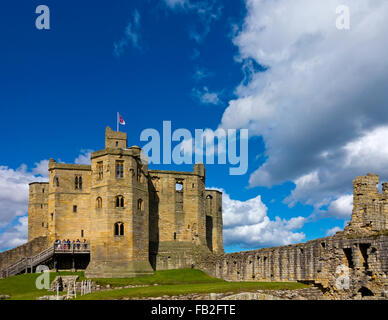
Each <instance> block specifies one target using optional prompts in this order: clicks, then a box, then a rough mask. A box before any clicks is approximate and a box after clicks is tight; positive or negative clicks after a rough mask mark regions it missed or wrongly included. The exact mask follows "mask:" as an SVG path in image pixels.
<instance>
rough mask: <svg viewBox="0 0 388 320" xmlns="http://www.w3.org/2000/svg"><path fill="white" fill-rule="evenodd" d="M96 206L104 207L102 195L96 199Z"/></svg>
mask: <svg viewBox="0 0 388 320" xmlns="http://www.w3.org/2000/svg"><path fill="white" fill-rule="evenodd" d="M96 207H97V209H101V208H102V198H101V197H98V198H97V199H96Z"/></svg>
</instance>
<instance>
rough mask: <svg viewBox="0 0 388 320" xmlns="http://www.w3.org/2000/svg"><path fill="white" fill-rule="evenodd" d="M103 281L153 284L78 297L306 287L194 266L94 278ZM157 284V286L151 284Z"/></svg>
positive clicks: (147, 295) (93, 298)
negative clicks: (230, 278) (227, 276)
mask: <svg viewBox="0 0 388 320" xmlns="http://www.w3.org/2000/svg"><path fill="white" fill-rule="evenodd" d="M93 280H94V281H96V282H97V283H98V284H100V285H107V284H110V285H111V286H113V287H123V286H127V285H150V286H149V287H138V288H124V289H119V290H109V291H99V292H95V293H92V294H88V295H85V296H82V297H78V298H79V299H80V300H81V299H82V300H109V299H122V298H126V297H129V298H131V297H132V298H133V297H162V296H164V295H168V296H177V295H182V294H191V293H197V294H201V293H210V292H214V293H221V292H233V293H237V292H243V291H255V290H276V289H279V290H280V289H283V290H287V289H289V290H292V289H301V288H305V287H307V286H306V285H304V284H301V283H297V282H227V281H225V280H222V279H217V278H213V277H211V276H209V275H207V274H206V273H204V272H202V271H200V270H195V269H176V270H165V271H156V272H155V274H154V275H152V276H144V277H137V278H122V279H117V278H116V279H93ZM153 284H158V286H152V285H153Z"/></svg>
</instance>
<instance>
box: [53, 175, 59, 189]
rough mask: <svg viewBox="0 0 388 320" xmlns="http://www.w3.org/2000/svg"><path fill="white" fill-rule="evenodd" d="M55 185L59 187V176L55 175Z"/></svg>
mask: <svg viewBox="0 0 388 320" xmlns="http://www.w3.org/2000/svg"><path fill="white" fill-rule="evenodd" d="M54 186H56V187H59V178H58V177H54Z"/></svg>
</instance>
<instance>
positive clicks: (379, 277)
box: [196, 174, 388, 298]
mask: <svg viewBox="0 0 388 320" xmlns="http://www.w3.org/2000/svg"><path fill="white" fill-rule="evenodd" d="M378 183H379V177H378V176H377V175H375V174H368V175H367V176H363V177H357V178H356V179H355V180H354V181H353V187H354V207H353V212H352V219H351V221H350V222H349V224H348V226H346V227H345V230H344V231H342V232H337V233H336V234H335V235H334V236H332V237H326V238H322V239H316V240H312V241H308V242H306V243H300V244H295V245H289V246H284V247H274V248H264V249H260V250H252V251H246V252H238V253H230V254H224V255H205V256H202V257H198V260H197V261H196V263H197V267H199V268H201V269H203V270H205V271H206V272H208V273H210V274H212V275H214V276H216V277H219V278H223V279H226V280H230V281H303V282H308V283H314V284H315V285H317V286H319V287H320V288H321V289H322V290H323V291H324V292H325V294H326V295H328V296H331V297H334V298H354V297H356V296H374V297H377V298H378V297H380V298H382V297H386V296H388V223H387V222H388V202H387V200H388V184H387V183H383V188H382V189H383V192H382V193H380V192H379V191H378V189H377V187H376V185H377V184H378ZM341 281H342V282H341Z"/></svg>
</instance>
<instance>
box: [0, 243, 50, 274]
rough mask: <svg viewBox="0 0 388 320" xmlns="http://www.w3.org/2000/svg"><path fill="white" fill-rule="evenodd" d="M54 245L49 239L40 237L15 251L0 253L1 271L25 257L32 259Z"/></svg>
mask: <svg viewBox="0 0 388 320" xmlns="http://www.w3.org/2000/svg"><path fill="white" fill-rule="evenodd" d="M51 244H52V243H51V242H50V241H49V240H48V238H47V237H38V238H35V239H34V240H31V241H29V242H27V243H25V244H23V245H21V246H18V247H16V248H14V249H11V250H7V251H4V252H1V253H0V270H3V269H4V268H5V267H8V266H9V265H11V264H13V263H15V262H18V261H19V260H20V259H22V258H25V257H32V256H34V255H36V254H38V253H40V252H42V251H43V250H45V249H47V248H48V247H49V246H50V245H51Z"/></svg>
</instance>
